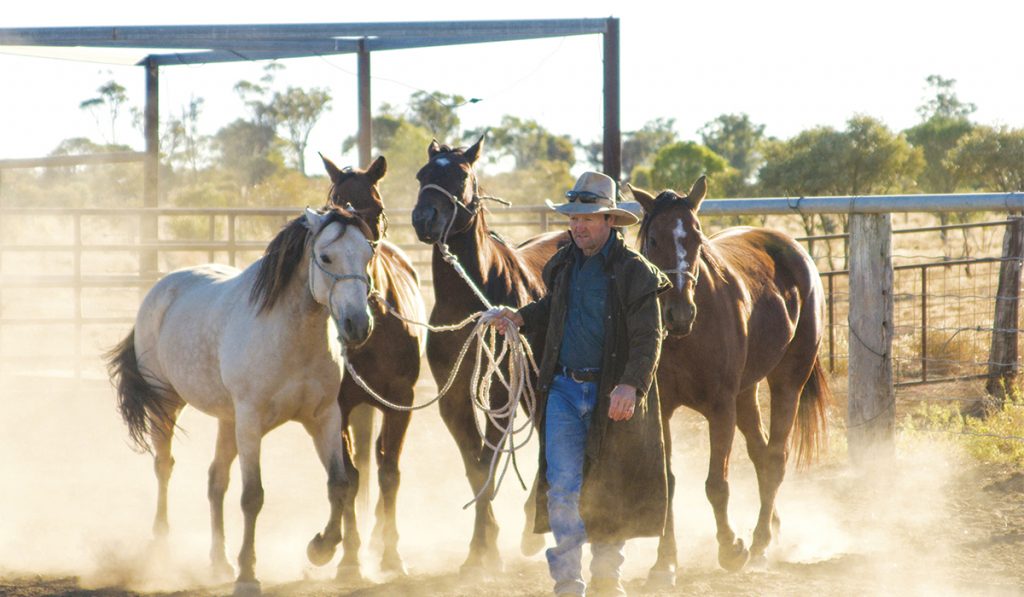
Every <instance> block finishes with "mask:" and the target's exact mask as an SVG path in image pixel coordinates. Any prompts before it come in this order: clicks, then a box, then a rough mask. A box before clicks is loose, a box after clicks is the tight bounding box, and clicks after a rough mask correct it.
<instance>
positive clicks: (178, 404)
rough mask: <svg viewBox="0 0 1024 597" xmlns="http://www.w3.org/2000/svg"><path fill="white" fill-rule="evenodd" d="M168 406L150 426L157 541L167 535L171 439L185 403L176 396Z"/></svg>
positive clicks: (171, 461)
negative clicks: (165, 416) (154, 481)
mask: <svg viewBox="0 0 1024 597" xmlns="http://www.w3.org/2000/svg"><path fill="white" fill-rule="evenodd" d="M173 398H174V399H175V401H174V404H173V406H171V407H170V409H169V410H170V412H168V413H167V414H168V416H167V418H161V417H154V420H153V426H152V427H151V428H150V432H149V437H150V443H151V444H152V446H153V471H154V472H155V473H156V483H157V494H156V496H157V497H156V516H155V517H154V519H153V536H154V537H156V539H157V541H162V540H164V539H165V538H166V537H167V532H168V531H169V530H170V525H169V524H168V523H167V486H168V484H169V483H170V480H171V471H172V470H173V469H174V457H172V456H171V441H172V440H173V439H174V425H175V423H176V422H177V421H178V415H179V414H181V409H182V408H184V406H185V403H184V402H183V401H182V400H181V399H180V398H178V397H177V396H174V397H173Z"/></svg>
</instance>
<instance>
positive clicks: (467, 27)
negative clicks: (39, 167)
mask: <svg viewBox="0 0 1024 597" xmlns="http://www.w3.org/2000/svg"><path fill="white" fill-rule="evenodd" d="M606 29H607V19H549V20H521V21H447V22H418V23H417V22H405V23H310V24H287V25H169V26H130V27H45V28H44V27H30V28H0V45H27V46H39V45H43V46H92V47H95V46H107V45H114V46H118V47H120V46H124V47H149V48H160V47H168V48H184V47H192V48H223V47H224V46H225V45H233V46H237V45H238V44H239V43H240V42H242V43H244V42H270V43H279V42H281V43H283V42H289V41H300V42H308V41H310V40H315V39H317V38H321V39H323V38H327V39H330V38H359V37H387V38H399V39H400V38H421V39H430V38H447V39H448V40H449V42H448V43H451V41H450V40H452V39H471V38H477V39H479V38H484V37H490V38H493V37H496V36H511V37H513V38H515V39H530V38H533V37H553V36H567V35H586V34H594V33H604V32H605V31H606ZM467 43H473V42H467Z"/></svg>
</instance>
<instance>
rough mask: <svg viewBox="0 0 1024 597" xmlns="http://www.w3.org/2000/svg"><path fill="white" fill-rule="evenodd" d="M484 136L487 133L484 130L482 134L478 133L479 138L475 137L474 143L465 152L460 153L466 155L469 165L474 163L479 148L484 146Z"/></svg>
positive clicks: (478, 153) (478, 156) (478, 155)
mask: <svg viewBox="0 0 1024 597" xmlns="http://www.w3.org/2000/svg"><path fill="white" fill-rule="evenodd" d="M486 136H487V133H486V132H484V134H482V135H480V138H479V139H477V141H476V143H474V144H473V145H472V146H471V147H470V148H469V149H467V150H466V153H464V154H462V155H463V156H465V157H466V160H467V161H468V162H469V164H470V165H473V164H475V163H476V161H477V160H478V159H479V158H480V150H481V149H482V148H483V146H484V137H486Z"/></svg>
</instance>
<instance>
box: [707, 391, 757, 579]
mask: <svg viewBox="0 0 1024 597" xmlns="http://www.w3.org/2000/svg"><path fill="white" fill-rule="evenodd" d="M726 396H727V398H725V399H722V400H718V401H717V402H715V401H712V402H711V404H712V405H713V406H712V407H711V408H710V409H709V410H708V412H707V413H706V414H705V416H707V419H708V431H709V435H710V436H711V458H710V465H709V467H708V478H707V481H705V482H704V491H705V493H706V494H707V496H708V501H709V502H711V508H712V509H713V510H714V512H715V525H716V527H717V531H718V532H717V538H718V563H719V565H720V566H722V568H725V569H726V570H728V571H730V572H735V571H737V570H740V569H742V568H743V567H744V566H746V564H747V560H748V559H749V558H750V552H748V551H747V548H746V547H744V545H743V540H742V539H737V538H736V533H734V532H733V530H732V527H731V526H730V525H729V454H730V452H732V441H733V437H734V436H735V434H736V409H735V403H734V402H733V396H732V395H728V394H727V395H726Z"/></svg>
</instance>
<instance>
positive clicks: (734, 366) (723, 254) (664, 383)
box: [632, 177, 828, 584]
mask: <svg viewBox="0 0 1024 597" xmlns="http://www.w3.org/2000/svg"><path fill="white" fill-rule="evenodd" d="M632 191H633V196H634V197H635V198H636V199H637V200H638V201H639V202H640V205H641V206H642V207H643V210H644V221H643V224H642V225H641V227H640V236H639V239H638V241H639V243H640V248H641V251H642V252H643V254H644V255H645V256H647V258H648V259H650V260H651V261H652V262H653V263H654V264H655V265H657V266H658V267H660V268H662V270H663V271H664V272H665V273H666V274H668V276H669V278H670V279H671V280H672V283H673V288H672V289H671V290H669V291H668V292H666V293H665V294H663V295H662V296H661V309H662V320H663V323H664V326H665V330H666V332H667V337H666V338H665V341H664V343H663V344H662V347H661V360H660V361H659V365H658V384H659V385H658V387H659V391H660V393H661V411H662V418H663V422H664V428H665V446H666V452H667V454H666V456H667V457H671V437H670V436H671V432H670V431H669V419H670V418H671V417H672V413H673V412H674V411H675V410H676V408H678V407H679V406H680V405H685V406H688V407H690V408H692V409H694V410H696V411H697V412H699V413H701V414H702V415H704V417H706V418H707V420H708V429H709V433H710V436H711V462H710V467H709V469H708V477H707V481H706V482H705V491H706V493H707V496H708V501H710V502H711V507H712V508H713V509H714V512H715V522H716V524H717V531H718V533H717V537H718V562H719V564H720V565H721V566H722V567H723V568H725V569H726V570H739V569H741V568H743V566H745V565H746V564H747V561H748V559H750V558H753V559H754V561H755V562H756V563H758V564H762V565H763V563H764V562H765V551H766V550H767V548H768V544H769V542H770V541H771V538H772V533H773V531H774V532H777V531H778V526H779V517H778V515H777V514H776V512H775V497H776V495H777V493H778V490H779V485H780V484H781V483H782V479H783V476H784V475H785V472H786V461H787V459H788V456H789V451H790V450H789V447H790V436H791V434H792V433H793V431H794V429H798V434H797V437H798V439H799V452H798V453H799V455H800V457H801V459H803V458H804V457H807V458H810V457H812V456H813V455H814V452H815V451H816V450H817V448H818V447H819V445H820V443H821V442H822V441H823V434H824V431H825V406H826V402H827V400H828V387H827V385H826V383H825V377H824V374H823V372H822V369H821V366H820V364H819V362H818V357H817V355H818V344H819V342H820V340H821V335H822V331H823V326H824V324H823V320H822V308H823V305H824V293H823V291H822V288H821V279H820V278H819V276H818V271H817V269H816V268H815V266H814V262H813V261H812V260H811V258H810V256H809V255H808V254H807V252H806V251H804V249H803V248H802V247H801V246H800V245H799V244H797V243H796V241H794V240H793V239H792V238H790V237H788V236H786V235H785V234H783V233H780V232H776V231H773V230H768V229H764V228H746V227H742V228H730V229H727V230H724V231H722V232H720V233H718V234H716V235H715V236H713V237H711V238H708V237H706V236H704V233H703V232H702V231H701V227H700V222H699V221H698V219H697V212H698V210H699V209H700V204H701V201H703V200H704V196H705V194H706V193H707V183H706V181H705V179H704V177H701V178H700V179H699V180H697V182H696V183H695V184H694V185H693V188H691V189H690V192H689V193H688V194H687V195H686V196H685V197H681V196H679V195H678V194H676V193H675V192H673V191H663V192H662V193H661V194H659V195H658V196H657V198H655V197H654V196H652V195H651V194H649V193H647V192H645V191H643V190H640V189H632ZM764 379H767V380H768V387H769V389H770V390H771V406H770V413H771V417H770V422H769V427H768V430H767V434H766V430H765V428H764V426H763V425H762V422H761V413H760V410H759V406H758V396H757V387H758V383H759V382H760V381H761V380H764ZM737 427H738V428H739V430H740V432H741V433H742V434H743V436H744V437H745V438H746V440H747V453H748V454H749V455H750V459H751V460H752V461H753V463H754V468H755V470H756V472H757V481H758V488H759V490H760V497H761V511H760V514H759V516H758V519H757V526H756V527H755V529H754V536H753V542H752V544H751V546H750V549H749V551H748V550H747V548H746V547H745V546H744V543H743V540H742V539H738V538H737V537H736V534H735V533H734V532H733V530H732V527H731V526H730V525H729V515H728V503H729V483H728V473H729V455H730V452H731V450H732V443H733V435H734V433H735V429H736V428H737ZM666 462H669V463H670V462H671V461H670V460H666ZM674 487H675V478H674V476H673V475H672V471H671V467H670V468H669V491H670V495H671V492H673V490H674ZM669 504H670V509H669V514H668V519H667V524H666V526H665V532H664V534H663V535H662V537H661V542H660V545H659V547H658V560H657V562H656V563H655V564H654V566H653V568H652V569H651V575H650V580H651V582H652V583H654V584H671V583H672V582H673V581H674V577H675V568H676V559H677V557H676V542H675V535H674V524H673V517H672V510H671V501H670V502H669Z"/></svg>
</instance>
